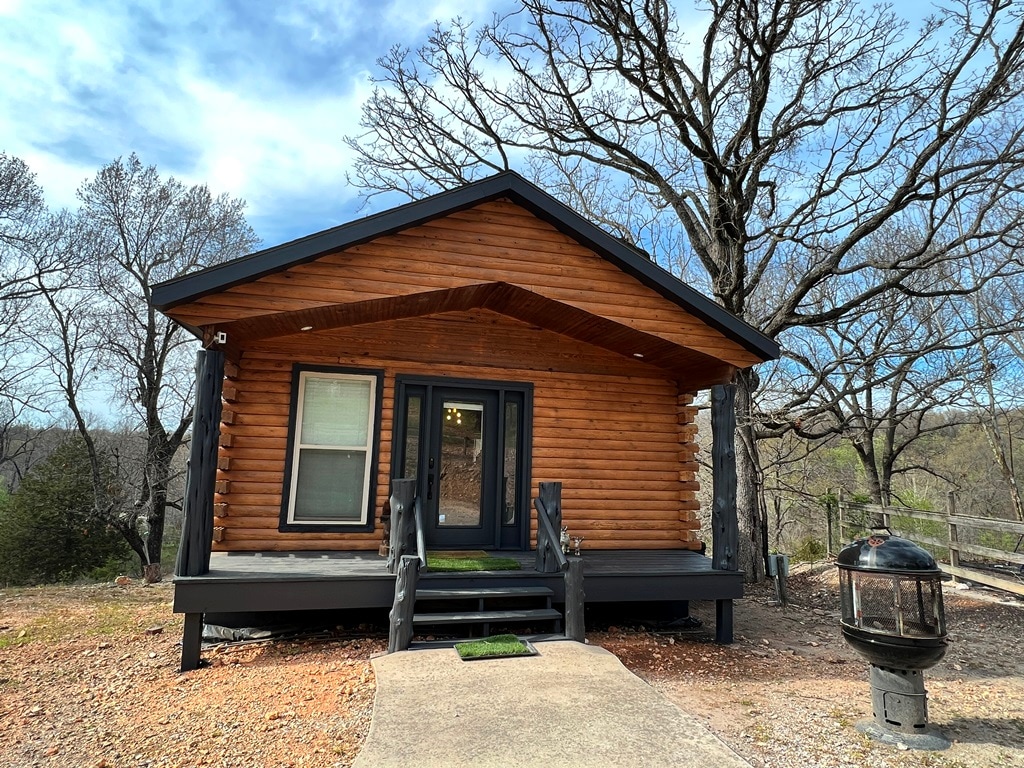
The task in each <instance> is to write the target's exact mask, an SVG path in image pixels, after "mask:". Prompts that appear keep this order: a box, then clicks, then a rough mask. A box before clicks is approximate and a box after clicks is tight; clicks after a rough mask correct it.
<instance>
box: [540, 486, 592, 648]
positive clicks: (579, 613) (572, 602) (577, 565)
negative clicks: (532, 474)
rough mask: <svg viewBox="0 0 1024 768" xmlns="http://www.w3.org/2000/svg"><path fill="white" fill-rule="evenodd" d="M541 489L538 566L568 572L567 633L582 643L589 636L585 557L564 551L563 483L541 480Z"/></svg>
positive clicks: (543, 570)
mask: <svg viewBox="0 0 1024 768" xmlns="http://www.w3.org/2000/svg"><path fill="white" fill-rule="evenodd" d="M539 490H540V493H539V495H538V497H537V498H536V499H534V500H533V506H534V507H536V509H537V560H536V565H535V566H534V568H535V569H536V570H537V571H540V572H541V573H558V572H559V571H561V572H562V573H564V574H565V576H564V578H565V636H566V637H568V638H569V639H570V640H576V641H577V642H580V643H582V642H583V640H584V638H585V636H586V629H585V627H584V624H583V604H584V602H585V595H584V593H583V558H581V557H571V558H570V557H567V556H566V555H565V553H564V552H562V542H561V530H562V484H561V483H541V484H540V488H539Z"/></svg>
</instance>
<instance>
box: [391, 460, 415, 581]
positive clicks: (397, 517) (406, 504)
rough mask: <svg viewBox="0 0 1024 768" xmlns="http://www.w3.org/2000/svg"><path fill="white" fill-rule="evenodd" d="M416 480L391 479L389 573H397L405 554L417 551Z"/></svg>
mask: <svg viewBox="0 0 1024 768" xmlns="http://www.w3.org/2000/svg"><path fill="white" fill-rule="evenodd" d="M415 501H416V481H415V480H407V479H398V478H395V479H394V480H392V481H391V499H390V501H389V503H390V505H391V542H390V548H389V550H388V573H397V572H398V567H399V565H400V563H401V562H402V558H403V557H404V556H405V555H409V554H412V553H415V552H416V517H415V509H414V504H415Z"/></svg>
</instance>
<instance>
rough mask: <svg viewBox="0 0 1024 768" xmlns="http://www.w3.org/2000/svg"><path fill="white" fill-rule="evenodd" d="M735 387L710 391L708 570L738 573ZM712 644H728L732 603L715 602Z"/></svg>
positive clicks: (726, 386) (714, 388)
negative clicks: (709, 563) (710, 494)
mask: <svg viewBox="0 0 1024 768" xmlns="http://www.w3.org/2000/svg"><path fill="white" fill-rule="evenodd" d="M735 401H736V386H735V385H734V384H718V385H715V386H714V387H712V388H711V436H712V437H711V439H712V445H711V471H712V480H711V482H712V493H713V496H714V501H713V502H712V507H711V533H712V540H711V541H712V543H711V546H712V549H713V553H712V560H711V567H712V568H714V569H716V570H719V571H735V570H738V569H739V560H738V551H737V550H738V547H739V521H738V518H737V515H736V409H735ZM715 619H716V621H715V641H716V642H719V643H731V642H732V639H733V638H732V600H718V601H717V605H716V611H715Z"/></svg>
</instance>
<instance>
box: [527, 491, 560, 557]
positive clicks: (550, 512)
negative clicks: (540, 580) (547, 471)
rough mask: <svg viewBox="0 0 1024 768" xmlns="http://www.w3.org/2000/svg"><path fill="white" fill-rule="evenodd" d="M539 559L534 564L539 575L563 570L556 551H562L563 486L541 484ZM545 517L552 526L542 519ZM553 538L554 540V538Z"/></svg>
mask: <svg viewBox="0 0 1024 768" xmlns="http://www.w3.org/2000/svg"><path fill="white" fill-rule="evenodd" d="M537 501H538V503H537V504H535V505H534V506H535V507H536V508H537V517H538V519H537V559H536V562H535V564H534V568H535V570H537V571H538V572H539V573H558V572H559V571H560V570H562V568H561V564H560V562H559V557H558V555H557V554H556V550H558V551H559V552H560V551H561V543H560V542H559V540H558V536H559V533H560V532H561V530H562V484H561V483H541V484H540V487H539V493H538V498H537ZM541 516H543V517H545V518H546V519H547V521H548V522H549V523H550V525H545V524H544V522H543V521H542V520H541V519H540V518H541ZM552 537H553V538H552Z"/></svg>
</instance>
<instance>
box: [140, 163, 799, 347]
mask: <svg viewBox="0 0 1024 768" xmlns="http://www.w3.org/2000/svg"><path fill="white" fill-rule="evenodd" d="M500 197H508V198H509V199H511V200H512V201H513V202H515V203H516V204H518V205H521V206H523V207H524V208H525V209H527V210H529V211H530V212H531V213H533V214H534V215H536V216H537V217H538V218H541V219H543V220H544V221H547V222H548V223H549V224H551V225H552V226H554V227H555V228H556V229H558V230H559V231H561V232H563V233H564V234H565V235H567V236H569V237H571V238H572V239H574V240H576V241H577V242H579V243H580V244H582V245H585V246H587V247H588V248H590V249H591V250H593V251H595V252H597V253H598V254H600V255H601V256H602V257H603V258H605V259H607V260H609V261H611V262H612V263H613V264H615V265H616V266H617V267H618V268H619V269H621V270H623V271H624V272H626V273H627V274H629V275H631V276H632V277H634V278H636V279H637V280H639V281H640V282H641V283H643V284H644V285H646V286H647V287H648V288H650V289H652V290H654V291H655V292H657V293H658V294H660V295H661V296H663V297H664V298H666V299H668V300H669V301H672V302H673V303H675V304H677V305H679V306H681V307H683V308H684V309H685V310H686V311H688V312H690V313H691V314H693V315H694V316H696V317H698V318H699V319H701V320H702V321H704V322H705V323H707V324H708V325H709V326H711V327H712V328H715V329H717V330H719V331H721V332H722V333H723V334H724V335H725V336H726V337H727V338H729V339H732V340H733V341H735V342H737V343H739V344H740V345H741V346H743V347H744V348H745V349H746V350H747V351H749V352H751V353H753V354H755V355H757V356H758V357H759V358H761V359H762V360H772V359H776V358H777V357H778V356H779V352H780V349H779V345H778V343H777V342H775V341H774V340H773V339H771V338H769V337H768V336H766V335H764V334H763V333H761V332H760V331H758V330H757V329H755V328H753V327H752V326H750V325H749V324H747V323H745V322H744V321H743V320H740V319H739V318H738V317H736V316H735V315H733V314H731V313H730V312H728V311H727V310H726V309H724V308H723V307H721V306H720V305H718V304H716V303H715V302H713V301H711V300H710V299H708V298H707V297H706V296H704V295H703V294H701V293H700V292H698V291H696V290H694V289H693V288H690V287H689V286H688V285H686V284H684V283H682V282H680V281H679V279H678V278H676V277H675V276H674V275H672V274H671V273H670V272H668V271H667V270H665V269H663V268H662V267H660V266H659V265H658V264H656V263H655V262H653V261H651V260H650V259H648V258H645V257H644V256H643V255H641V254H640V253H639V252H637V251H636V250H635V249H633V248H632V247H630V246H628V245H626V244H625V243H623V242H621V241H619V240H617V239H615V238H614V237H612V236H611V235H610V234H608V233H607V232H605V231H604V230H602V229H600V228H599V227H597V226H595V225H594V224H592V223H591V222H589V221H587V220H586V219H584V218H583V217H582V216H580V215H579V214H577V213H576V212H575V211H573V210H572V209H571V208H569V207H568V206H566V205H565V204H563V203H561V202H560V201H558V200H556V199H555V198H553V197H552V196H551V195H549V194H547V193H546V192H544V191H543V190H541V189H540V188H538V187H536V186H535V185H533V184H531V183H530V182H528V181H527V180H526V179H524V178H523V177H521V176H519V175H518V174H517V173H515V172H513V171H504V172H502V173H499V174H496V175H494V176H489V177H487V178H486V179H482V180H480V181H477V182H473V183H471V184H467V185H465V186H463V187H458V188H456V189H452V190H448V191H445V192H441V193H440V194H437V195H433V196H431V197H428V198H424V199H423V200H416V201H412V202H409V203H406V204H405V205H401V206H399V207H397V208H393V209H390V210H388V211H383V212H381V213H378V214H374V215H372V216H368V217H366V218H364V219H359V220H357V221H353V222H350V223H348V224H342V225H341V226H338V227H334V228H332V229H328V230H324V231H323V232H319V233H317V234H313V235H309V236H307V237H303V238H300V239H298V240H293V241H291V242H289V243H284V244H282V245H278V246H274V247H273V248H267V249H265V250H263V251H258V252H256V253H253V254H250V255H249V256H245V257H243V258H241V259H235V260H234V261H230V262H227V263H225V264H217V265H214V266H211V267H207V268H206V269H203V270H201V271H199V272H194V273H192V274H190V275H185V276H183V277H179V278H176V279H173V280H168V281H166V282H163V283H159V284H158V285H156V286H154V287H153V294H152V295H153V305H154V306H155V307H156V308H157V309H159V310H160V311H162V312H167V311H168V310H170V309H172V308H174V307H175V306H178V305H180V304H186V303H189V302H192V301H195V300H197V299H200V298H202V297H203V296H208V295H210V294H213V293H219V292H221V291H225V290H227V289H229V288H231V287H233V286H236V285H240V284H242V283H247V282H250V281H253V280H258V279H259V278H261V277H264V276H266V275H269V274H273V273H275V272H279V271H281V270H284V269H287V268H289V267H292V266H295V265H297V264H302V263H305V262H309V261H313V260H315V259H317V258H319V257H321V256H323V255H325V254H328V253H332V252H335V251H340V250H344V249H346V248H351V247H352V246H354V245H358V244H360V243H365V242H368V241H370V240H374V239H377V238H379V237H384V236H386V235H389V234H393V233H395V232H399V231H401V230H404V229H409V228H411V227H415V226H418V225H420V224H423V223H425V222H427V221H431V220H433V219H437V218H441V217H443V216H447V215H450V214H452V213H456V212H458V211H461V210H466V209H468V208H472V207H474V206H476V205H480V204H481V203H485V202H488V201H490V200H495V199H497V198H500Z"/></svg>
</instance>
